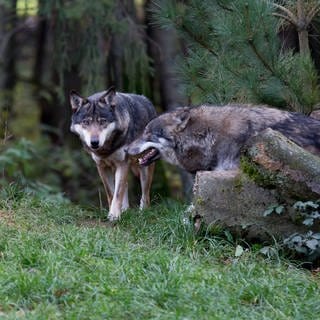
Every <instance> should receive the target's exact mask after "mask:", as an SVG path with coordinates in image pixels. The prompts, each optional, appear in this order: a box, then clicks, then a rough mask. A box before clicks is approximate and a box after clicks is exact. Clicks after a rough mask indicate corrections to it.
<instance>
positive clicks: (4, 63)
mask: <svg viewBox="0 0 320 320" xmlns="http://www.w3.org/2000/svg"><path fill="white" fill-rule="evenodd" d="M16 4H17V2H16V0H12V1H11V2H10V5H9V6H6V5H4V4H2V5H0V95H1V96H0V138H1V139H4V140H5V139H6V138H7V135H8V122H9V121H10V117H11V115H12V105H13V90H14V87H15V83H16V74H15V62H16V55H15V33H16V32H15V29H16V26H17V17H16Z"/></svg>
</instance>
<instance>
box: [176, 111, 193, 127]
mask: <svg viewBox="0 0 320 320" xmlns="http://www.w3.org/2000/svg"><path fill="white" fill-rule="evenodd" d="M174 119H175V121H176V125H177V131H178V132H179V131H182V130H184V129H185V128H186V126H187V124H188V122H189V120H190V108H183V109H181V110H180V112H178V113H177V114H176V115H175V117H174Z"/></svg>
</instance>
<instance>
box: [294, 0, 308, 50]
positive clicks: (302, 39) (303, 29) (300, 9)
mask: <svg viewBox="0 0 320 320" xmlns="http://www.w3.org/2000/svg"><path fill="white" fill-rule="evenodd" d="M303 2H304V1H303V0H297V18H298V25H297V31H298V37H299V49H300V53H301V54H303V55H310V47H309V33H308V24H307V17H306V14H305V10H304V4H303Z"/></svg>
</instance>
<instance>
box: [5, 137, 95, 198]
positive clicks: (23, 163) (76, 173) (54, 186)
mask: <svg viewBox="0 0 320 320" xmlns="http://www.w3.org/2000/svg"><path fill="white" fill-rule="evenodd" d="M2 149H3V150H0V151H1V153H0V186H2V187H4V186H8V185H10V183H13V182H14V183H15V184H17V185H19V187H20V188H23V189H25V190H26V191H28V192H31V193H32V194H35V193H37V194H39V196H41V195H42V196H43V197H44V198H45V197H46V196H47V197H48V198H50V197H51V196H53V195H54V194H56V193H59V194H60V195H61V197H63V196H62V193H63V191H64V190H68V194H67V197H69V198H70V199H72V200H75V201H77V202H83V203H87V204H93V203H95V204H97V203H98V202H99V198H98V190H99V187H101V183H100V180H99V178H98V174H97V172H96V168H95V166H94V164H93V163H92V159H91V158H90V157H89V156H87V155H86V154H85V153H84V151H83V150H82V149H81V148H79V149H78V150H70V148H68V147H61V146H51V145H49V143H48V141H46V140H43V141H40V142H37V143H32V142H31V141H28V140H26V139H20V140H18V141H17V142H13V143H11V144H7V145H5V146H4V147H3V148H2ZM84 185H85V186H86V188H84V187H83V186H84Z"/></svg>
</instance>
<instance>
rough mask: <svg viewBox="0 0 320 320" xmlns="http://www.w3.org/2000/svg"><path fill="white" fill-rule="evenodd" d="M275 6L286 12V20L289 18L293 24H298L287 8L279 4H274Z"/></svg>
mask: <svg viewBox="0 0 320 320" xmlns="http://www.w3.org/2000/svg"><path fill="white" fill-rule="evenodd" d="M274 6H275V7H276V8H278V9H279V10H280V11H282V12H284V13H286V14H287V20H289V21H290V22H291V23H292V24H293V25H295V26H298V19H297V17H296V16H295V15H294V14H293V13H292V12H291V11H290V10H289V9H287V8H285V7H284V6H281V5H280V4H274Z"/></svg>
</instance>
